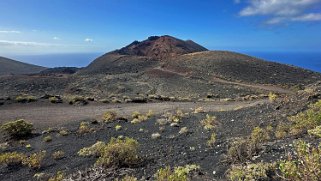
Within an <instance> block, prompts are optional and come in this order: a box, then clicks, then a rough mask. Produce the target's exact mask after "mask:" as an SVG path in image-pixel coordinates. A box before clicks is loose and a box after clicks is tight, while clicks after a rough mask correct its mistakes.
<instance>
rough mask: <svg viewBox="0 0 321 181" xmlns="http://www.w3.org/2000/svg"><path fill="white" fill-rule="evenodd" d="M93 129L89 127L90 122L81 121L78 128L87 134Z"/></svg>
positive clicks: (79, 131)
mask: <svg viewBox="0 0 321 181" xmlns="http://www.w3.org/2000/svg"><path fill="white" fill-rule="evenodd" d="M90 131H91V129H90V127H89V123H88V122H84V121H83V122H81V123H80V125H79V128H78V133H79V134H85V133H90Z"/></svg>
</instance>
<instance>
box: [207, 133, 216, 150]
mask: <svg viewBox="0 0 321 181" xmlns="http://www.w3.org/2000/svg"><path fill="white" fill-rule="evenodd" d="M215 142H216V133H212V134H211V137H210V139H209V140H208V141H207V145H208V146H210V147H212V146H214V144H215Z"/></svg>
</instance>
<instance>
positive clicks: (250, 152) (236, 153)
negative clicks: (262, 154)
mask: <svg viewBox="0 0 321 181" xmlns="http://www.w3.org/2000/svg"><path fill="white" fill-rule="evenodd" d="M269 139H270V136H269V134H268V132H267V131H266V130H265V129H262V128H260V127H255V128H254V129H253V131H252V133H251V135H250V136H249V137H248V138H246V139H236V140H235V141H233V142H232V144H231V146H230V148H229V149H228V152H227V159H228V160H229V161H230V162H232V163H243V162H245V161H247V160H250V159H251V158H252V157H253V156H254V155H255V154H257V153H258V152H259V151H260V150H261V145H262V143H264V142H266V141H267V140H269Z"/></svg>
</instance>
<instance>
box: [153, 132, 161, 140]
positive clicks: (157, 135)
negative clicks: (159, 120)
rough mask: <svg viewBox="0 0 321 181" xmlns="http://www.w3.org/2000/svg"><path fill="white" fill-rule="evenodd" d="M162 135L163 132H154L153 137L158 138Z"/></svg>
mask: <svg viewBox="0 0 321 181" xmlns="http://www.w3.org/2000/svg"><path fill="white" fill-rule="evenodd" d="M160 137H161V134H159V133H153V134H152V139H158V138H160Z"/></svg>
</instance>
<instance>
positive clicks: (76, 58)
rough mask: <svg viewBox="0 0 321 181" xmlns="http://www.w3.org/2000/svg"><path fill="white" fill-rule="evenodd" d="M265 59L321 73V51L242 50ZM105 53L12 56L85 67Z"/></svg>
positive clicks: (39, 62)
mask: <svg viewBox="0 0 321 181" xmlns="http://www.w3.org/2000/svg"><path fill="white" fill-rule="evenodd" d="M242 53H245V54H247V55H250V56H255V57H258V58H261V59H264V60H269V61H274V62H279V63H283V64H288V65H294V66H298V67H302V68H305V69H309V70H313V71H316V72H320V73H321V52H320V53H310V52H309V53H308V52H242ZM101 55H103V53H73V54H50V55H26V56H22V55H20V56H11V57H9V58H13V59H16V60H19V61H22V62H27V63H32V64H36V65H41V66H45V67H66V66H68V67H85V66H87V65H88V64H89V63H90V62H91V61H93V60H94V59H95V58H97V57H99V56H101Z"/></svg>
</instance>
